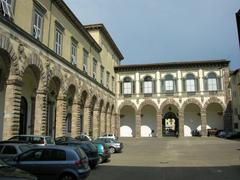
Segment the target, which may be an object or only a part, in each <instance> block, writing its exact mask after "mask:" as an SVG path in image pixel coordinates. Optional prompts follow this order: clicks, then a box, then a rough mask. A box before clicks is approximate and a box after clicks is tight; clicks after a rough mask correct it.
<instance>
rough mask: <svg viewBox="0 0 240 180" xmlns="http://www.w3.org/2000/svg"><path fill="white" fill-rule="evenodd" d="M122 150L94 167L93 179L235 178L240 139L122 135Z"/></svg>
mask: <svg viewBox="0 0 240 180" xmlns="http://www.w3.org/2000/svg"><path fill="white" fill-rule="evenodd" d="M120 141H122V142H123V143H124V150H123V152H122V153H118V154H113V155H112V157H111V161H110V162H108V163H105V164H101V165H99V166H98V167H97V168H96V169H94V170H92V172H91V174H90V176H89V178H88V179H89V180H97V179H100V180H101V179H102V180H120V179H124V180H128V179H134V180H135V179H138V180H148V179H150V180H155V179H156V180H174V179H177V180H181V179H184V180H185V179H189V180H205V179H206V180H208V179H212V180H235V179H239V178H240V141H238V140H225V139H219V138H215V137H210V138H207V137H206V138H199V137H197V138H141V139H127V138H125V139H120Z"/></svg>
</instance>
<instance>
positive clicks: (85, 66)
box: [83, 49, 88, 73]
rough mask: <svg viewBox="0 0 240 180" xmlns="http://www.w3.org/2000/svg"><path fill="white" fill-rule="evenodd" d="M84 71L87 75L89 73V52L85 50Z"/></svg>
mask: <svg viewBox="0 0 240 180" xmlns="http://www.w3.org/2000/svg"><path fill="white" fill-rule="evenodd" d="M83 71H84V72H86V73H87V71H88V52H87V50H85V49H83Z"/></svg>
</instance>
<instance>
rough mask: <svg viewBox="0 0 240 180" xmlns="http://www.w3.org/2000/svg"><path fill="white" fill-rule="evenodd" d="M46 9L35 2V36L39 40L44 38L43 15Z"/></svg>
mask: <svg viewBox="0 0 240 180" xmlns="http://www.w3.org/2000/svg"><path fill="white" fill-rule="evenodd" d="M45 12H46V10H45V9H44V8H43V7H41V6H40V5H38V4H35V3H34V10H33V27H32V28H33V29H32V33H33V37H34V38H35V39H37V40H41V39H42V34H43V32H42V31H43V16H44V13H45Z"/></svg>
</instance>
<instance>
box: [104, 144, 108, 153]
mask: <svg viewBox="0 0 240 180" xmlns="http://www.w3.org/2000/svg"><path fill="white" fill-rule="evenodd" d="M103 147H104V154H108V149H107V147H106V146H105V145H104V146H103Z"/></svg>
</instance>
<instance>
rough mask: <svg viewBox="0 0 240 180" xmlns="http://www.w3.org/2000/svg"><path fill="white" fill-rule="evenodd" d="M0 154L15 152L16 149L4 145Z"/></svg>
mask: <svg viewBox="0 0 240 180" xmlns="http://www.w3.org/2000/svg"><path fill="white" fill-rule="evenodd" d="M2 154H17V150H16V148H15V147H14V146H5V148H4V149H3V152H2Z"/></svg>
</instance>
